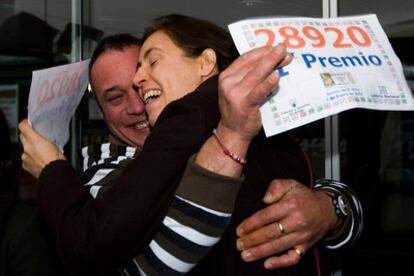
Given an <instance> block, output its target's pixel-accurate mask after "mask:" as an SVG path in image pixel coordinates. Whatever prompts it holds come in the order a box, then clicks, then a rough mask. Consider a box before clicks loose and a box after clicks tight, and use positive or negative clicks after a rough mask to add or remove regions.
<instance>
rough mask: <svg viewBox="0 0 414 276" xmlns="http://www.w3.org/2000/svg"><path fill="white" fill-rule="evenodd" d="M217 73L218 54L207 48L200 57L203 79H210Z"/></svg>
mask: <svg viewBox="0 0 414 276" xmlns="http://www.w3.org/2000/svg"><path fill="white" fill-rule="evenodd" d="M217 73H218V69H217V55H216V52H215V51H214V50H213V49H211V48H206V49H204V51H203V52H202V53H201V55H200V74H201V76H203V77H210V76H211V75H215V74H217Z"/></svg>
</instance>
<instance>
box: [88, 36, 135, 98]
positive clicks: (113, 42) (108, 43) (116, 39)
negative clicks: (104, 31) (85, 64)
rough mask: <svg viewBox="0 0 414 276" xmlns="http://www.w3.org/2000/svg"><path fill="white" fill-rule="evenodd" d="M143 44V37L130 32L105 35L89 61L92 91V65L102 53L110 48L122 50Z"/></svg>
mask: <svg viewBox="0 0 414 276" xmlns="http://www.w3.org/2000/svg"><path fill="white" fill-rule="evenodd" d="M141 45H142V39H140V38H137V37H135V36H133V35H130V34H115V35H110V36H107V37H104V38H103V39H102V40H101V41H99V43H98V45H97V46H96V48H95V50H94V51H93V53H92V56H91V58H90V61H89V69H88V74H89V82H90V84H91V89H92V91H94V87H93V83H92V76H91V72H92V66H93V65H94V64H95V62H96V60H97V59H98V57H99V56H100V55H102V54H103V53H105V52H106V51H108V50H119V51H122V50H124V49H125V48H127V47H132V46H141Z"/></svg>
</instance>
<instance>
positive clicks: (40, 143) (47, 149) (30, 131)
mask: <svg viewBox="0 0 414 276" xmlns="http://www.w3.org/2000/svg"><path fill="white" fill-rule="evenodd" d="M19 130H20V135H19V137H20V141H21V143H22V144H23V149H24V152H23V154H22V161H23V169H25V170H26V171H28V172H29V173H30V174H31V175H33V176H34V177H36V178H38V177H39V175H40V173H41V172H42V170H43V169H44V168H45V167H46V165H48V164H49V163H50V162H52V161H55V160H59V159H62V160H65V159H66V158H65V156H64V155H63V153H62V152H61V151H60V150H59V148H58V147H57V145H56V144H54V143H52V142H51V141H49V140H48V139H47V138H45V137H43V136H42V135H41V134H39V133H38V132H37V131H36V130H35V129H34V128H32V127H31V126H30V124H29V122H28V121H27V120H26V119H24V120H22V121H21V122H20V123H19Z"/></svg>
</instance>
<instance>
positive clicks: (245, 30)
mask: <svg viewBox="0 0 414 276" xmlns="http://www.w3.org/2000/svg"><path fill="white" fill-rule="evenodd" d="M229 29H230V32H231V34H232V37H233V39H234V41H235V44H236V46H237V49H238V50H239V52H240V53H244V52H246V51H249V50H251V49H253V48H256V47H261V46H264V45H277V44H279V43H282V42H283V43H284V44H285V45H286V46H287V48H288V51H289V52H291V53H292V55H293V61H292V63H291V64H289V65H288V66H286V67H284V68H281V69H278V71H279V74H280V76H281V80H280V83H279V86H278V87H277V88H276V89H275V91H274V93H273V95H272V96H271V97H270V98H269V99H268V101H267V102H266V103H264V104H263V105H262V107H261V114H262V121H263V126H264V129H265V132H266V135H267V136H271V135H275V134H277V133H281V132H283V131H287V130H289V129H292V128H295V127H298V126H302V125H305V124H307V123H310V122H313V121H316V120H318V119H321V118H325V117H328V116H330V115H333V114H337V113H339V112H342V111H344V110H348V109H351V108H368V109H376V110H414V99H413V96H412V93H411V91H410V88H409V87H408V85H407V82H406V80H405V78H404V74H403V70H402V66H401V62H400V61H399V59H398V57H397V56H396V54H395V53H394V51H393V49H392V47H391V45H390V42H389V40H388V38H387V36H386V35H385V33H384V31H383V29H382V28H381V25H380V23H379V22H378V19H377V17H376V15H364V16H353V17H342V18H329V19H317V18H303V17H295V18H277V17H269V18H258V19H249V20H243V21H239V22H236V23H233V24H231V25H229Z"/></svg>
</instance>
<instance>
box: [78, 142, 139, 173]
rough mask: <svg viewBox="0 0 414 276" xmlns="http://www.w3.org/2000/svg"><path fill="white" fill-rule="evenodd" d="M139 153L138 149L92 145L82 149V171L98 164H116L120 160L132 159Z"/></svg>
mask: <svg viewBox="0 0 414 276" xmlns="http://www.w3.org/2000/svg"><path fill="white" fill-rule="evenodd" d="M139 152H140V148H136V147H131V146H126V145H120V144H114V143H102V144H92V145H89V146H85V147H83V148H82V158H83V161H82V167H83V171H86V170H88V169H90V168H91V167H93V166H97V165H100V164H110V163H112V164H118V163H119V162H120V161H122V160H126V159H133V158H135V157H136V156H137V154H138V153H139Z"/></svg>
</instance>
